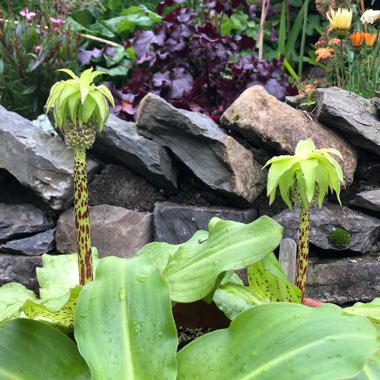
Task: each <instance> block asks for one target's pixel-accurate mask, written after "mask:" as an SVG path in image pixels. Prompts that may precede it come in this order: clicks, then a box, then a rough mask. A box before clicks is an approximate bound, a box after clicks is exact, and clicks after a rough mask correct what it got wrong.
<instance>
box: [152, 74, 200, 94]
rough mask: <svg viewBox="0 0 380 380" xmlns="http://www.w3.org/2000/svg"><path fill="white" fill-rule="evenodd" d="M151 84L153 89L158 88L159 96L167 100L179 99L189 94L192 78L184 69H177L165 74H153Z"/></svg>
mask: <svg viewBox="0 0 380 380" xmlns="http://www.w3.org/2000/svg"><path fill="white" fill-rule="evenodd" d="M152 83H153V86H154V87H156V88H160V95H161V96H164V97H169V99H180V98H182V97H183V96H184V95H185V94H187V93H189V92H191V90H192V88H193V77H192V76H191V74H190V73H189V72H188V71H187V70H186V69H184V68H183V67H178V68H174V69H172V70H171V71H167V72H165V73H156V74H154V75H153V80H152ZM165 93H166V96H165Z"/></svg>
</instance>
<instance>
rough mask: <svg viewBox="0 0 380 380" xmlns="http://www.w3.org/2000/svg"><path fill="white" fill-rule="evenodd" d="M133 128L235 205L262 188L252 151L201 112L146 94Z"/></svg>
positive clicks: (261, 176)
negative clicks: (187, 109)
mask: <svg viewBox="0 0 380 380" xmlns="http://www.w3.org/2000/svg"><path fill="white" fill-rule="evenodd" d="M137 127H138V128H139V131H140V133H141V134H143V135H145V136H147V137H148V138H150V139H152V140H153V141H155V142H156V143H158V144H160V145H161V146H164V147H166V148H168V149H169V150H170V151H171V152H172V153H173V154H174V155H175V157H176V158H177V159H178V160H179V161H181V162H182V163H183V164H184V165H185V166H187V167H188V168H189V169H190V170H191V171H192V173H193V174H194V175H195V176H196V177H197V178H198V179H199V180H201V181H202V182H203V183H204V184H206V185H207V186H208V187H210V188H211V189H213V190H215V191H217V192H219V193H221V194H223V195H224V196H225V197H226V198H228V199H229V200H230V202H231V203H233V204H235V205H237V206H243V207H244V206H249V205H250V204H251V203H253V201H254V200H255V199H256V198H257V197H258V196H259V195H260V193H261V192H262V190H263V189H264V187H265V175H264V173H263V172H262V171H261V167H260V165H259V164H258V163H257V162H256V161H255V160H254V159H253V156H252V153H251V152H250V151H249V150H248V149H246V148H244V147H243V146H242V145H240V144H239V143H238V142H237V141H236V140H235V139H234V138H232V137H231V136H228V135H227V134H226V133H225V132H224V131H223V130H222V129H221V128H219V126H218V125H217V124H216V123H215V122H214V121H213V120H211V119H210V118H208V117H207V116H205V115H203V114H200V113H197V112H189V111H185V110H181V109H176V108H175V107H173V106H171V105H170V104H169V103H167V102H166V101H165V100H164V99H162V98H160V97H159V96H157V95H154V94H148V95H147V96H146V97H145V98H144V99H143V100H142V101H141V103H140V106H139V110H138V114H137Z"/></svg>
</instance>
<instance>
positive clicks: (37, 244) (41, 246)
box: [0, 228, 55, 256]
mask: <svg viewBox="0 0 380 380" xmlns="http://www.w3.org/2000/svg"><path fill="white" fill-rule="evenodd" d="M54 233H55V228H53V229H51V230H47V231H44V232H40V233H39V234H36V235H33V236H28V237H26V238H23V239H18V240H11V241H8V242H6V243H5V244H1V245H0V252H9V253H17V254H21V255H27V256H36V255H42V254H43V253H49V252H51V251H52V250H53V249H54V248H55V238H54Z"/></svg>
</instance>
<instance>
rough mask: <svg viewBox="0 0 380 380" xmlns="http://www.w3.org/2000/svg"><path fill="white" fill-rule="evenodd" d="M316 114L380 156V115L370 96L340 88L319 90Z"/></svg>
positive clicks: (362, 146)
mask: <svg viewBox="0 0 380 380" xmlns="http://www.w3.org/2000/svg"><path fill="white" fill-rule="evenodd" d="M315 100H316V101H317V109H316V113H315V115H316V117H317V118H318V120H319V121H320V122H322V123H325V124H326V125H328V126H329V127H331V128H335V129H338V130H339V131H341V132H343V133H344V134H346V136H347V137H349V139H350V142H351V144H353V145H356V146H358V147H360V148H363V149H365V150H368V151H370V152H373V153H375V154H377V155H380V118H379V115H378V113H377V109H376V107H375V106H374V105H373V104H371V102H370V101H369V100H367V99H364V98H362V97H361V96H358V95H356V94H354V93H353V92H349V91H346V90H342V89H339V88H337V87H330V88H318V89H316V90H315Z"/></svg>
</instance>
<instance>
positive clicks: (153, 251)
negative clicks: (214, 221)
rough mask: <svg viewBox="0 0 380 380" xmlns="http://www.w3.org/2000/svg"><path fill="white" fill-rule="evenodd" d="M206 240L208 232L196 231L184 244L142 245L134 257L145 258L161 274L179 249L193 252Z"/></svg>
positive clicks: (160, 243)
mask: <svg viewBox="0 0 380 380" xmlns="http://www.w3.org/2000/svg"><path fill="white" fill-rule="evenodd" d="M207 239H208V232H207V231H203V230H198V231H196V232H195V233H194V235H193V236H192V237H191V238H190V239H189V240H188V241H187V242H185V243H182V244H169V243H165V242H153V243H149V244H146V245H144V247H142V248H141V249H140V250H139V251H138V252H137V253H136V256H145V257H147V258H149V260H150V261H151V262H152V263H153V264H154V265H155V266H156V267H157V268H158V269H159V270H160V272H163V271H164V270H165V268H166V266H167V264H168V261H169V258H170V257H171V256H172V255H174V254H175V253H176V252H177V251H178V250H179V249H180V248H184V249H188V250H190V251H193V250H194V251H195V250H196V249H198V246H199V244H204V243H205V242H206V241H207Z"/></svg>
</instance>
